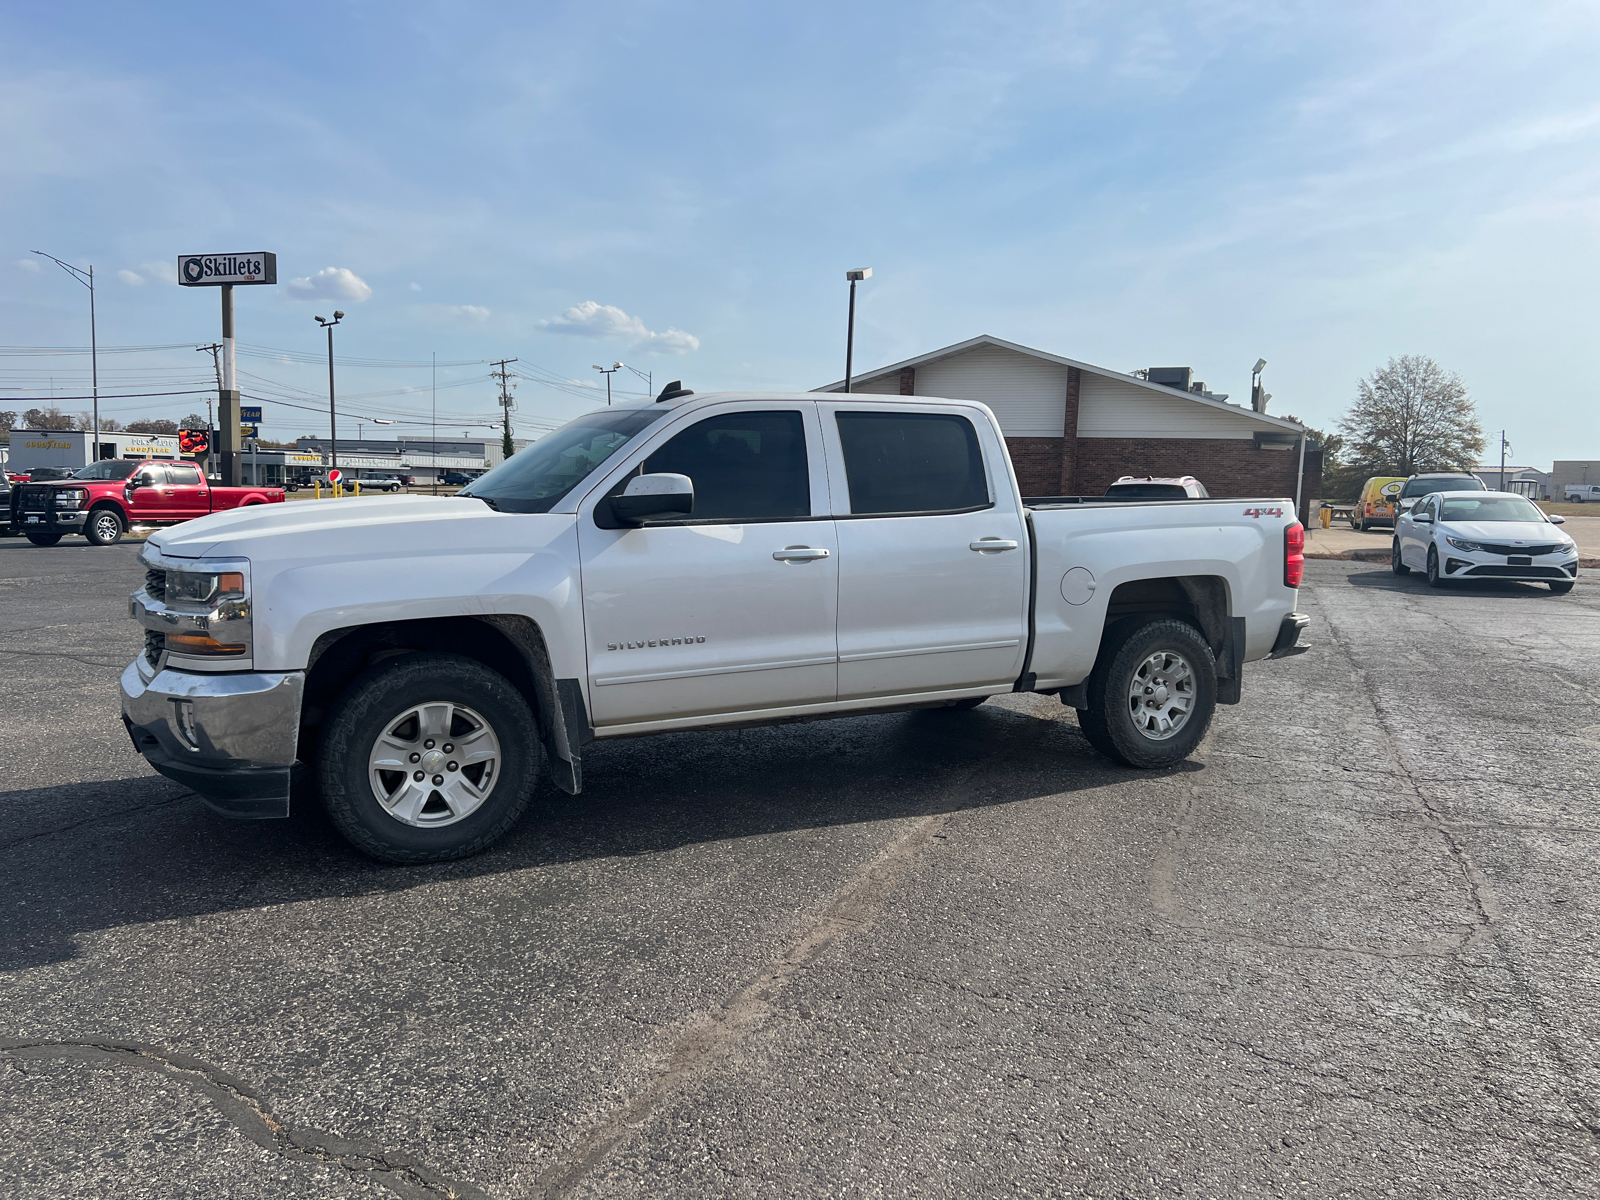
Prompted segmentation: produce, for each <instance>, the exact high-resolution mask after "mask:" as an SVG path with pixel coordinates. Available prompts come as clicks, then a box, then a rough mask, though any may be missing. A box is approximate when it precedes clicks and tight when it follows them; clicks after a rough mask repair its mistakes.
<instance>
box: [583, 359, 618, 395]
mask: <svg viewBox="0 0 1600 1200" xmlns="http://www.w3.org/2000/svg"><path fill="white" fill-rule="evenodd" d="M590 365H591V366H593V367H594V369H595V370H596V371H599V372H600V374H602V375H604V376H605V377H606V403H607V404H608V405H609V404H610V403H611V377H612V376H613V375H615V374H616V373H617V372H618V371H620V370H622V364H621V363H612V364H611V366H610V367H602V366H601V365H600V364H599V363H591V364H590Z"/></svg>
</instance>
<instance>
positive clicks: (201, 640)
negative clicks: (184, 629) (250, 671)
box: [167, 633, 249, 657]
mask: <svg viewBox="0 0 1600 1200" xmlns="http://www.w3.org/2000/svg"><path fill="white" fill-rule="evenodd" d="M167 649H168V650H169V651H175V652H177V653H178V654H204V655H208V656H211V657H226V656H227V655H230V654H243V653H244V652H245V651H246V650H248V649H249V647H248V646H245V645H244V644H243V643H239V642H219V641H217V639H216V638H214V637H207V636H206V635H205V634H203V633H169V634H167Z"/></svg>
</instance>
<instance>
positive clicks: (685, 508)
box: [611, 472, 694, 525]
mask: <svg viewBox="0 0 1600 1200" xmlns="http://www.w3.org/2000/svg"><path fill="white" fill-rule="evenodd" d="M611 510H612V512H614V513H616V515H617V519H618V520H621V521H625V522H627V523H629V524H632V525H637V524H639V523H640V522H642V521H647V520H649V519H650V518H652V517H682V516H688V515H689V514H690V513H692V512H693V511H694V481H693V480H691V479H690V478H689V477H688V476H687V475H674V474H671V473H668V472H663V473H662V474H660V475H635V476H634V477H633V478H632V479H630V480H628V486H627V487H625V488H624V489H623V490H622V495H620V496H613V497H612V498H611Z"/></svg>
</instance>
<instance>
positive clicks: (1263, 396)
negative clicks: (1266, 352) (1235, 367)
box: [1250, 358, 1272, 413]
mask: <svg viewBox="0 0 1600 1200" xmlns="http://www.w3.org/2000/svg"><path fill="white" fill-rule="evenodd" d="M1266 369H1267V360H1266V359H1264V358H1258V359H1256V365H1255V366H1253V367H1251V368H1250V407H1251V408H1252V409H1254V410H1255V411H1256V412H1258V413H1264V412H1266V411H1267V401H1268V400H1271V399H1272V397H1271V396H1269V395H1268V394H1267V393H1266V392H1263V391H1262V390H1261V372H1263V371H1265V370H1266Z"/></svg>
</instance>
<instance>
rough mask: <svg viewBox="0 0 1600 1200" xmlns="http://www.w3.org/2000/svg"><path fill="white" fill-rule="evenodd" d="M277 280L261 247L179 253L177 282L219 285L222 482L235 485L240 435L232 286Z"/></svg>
mask: <svg viewBox="0 0 1600 1200" xmlns="http://www.w3.org/2000/svg"><path fill="white" fill-rule="evenodd" d="M277 282H278V256H277V255H276V254H272V253H269V252H267V251H265V250H254V251H249V252H246V253H242V254H180V255H179V256H178V283H179V284H180V285H181V286H183V287H219V288H221V289H222V378H221V380H220V381H219V384H220V386H219V387H218V388H217V426H218V429H217V437H216V449H217V451H219V454H218V455H217V457H218V458H220V460H221V466H222V483H223V486H225V487H238V486H239V482H240V479H239V477H240V474H241V470H240V466H241V464H240V457H241V450H242V448H243V446H242V436H241V433H240V430H239V377H238V375H237V373H236V368H235V363H234V336H233V289H234V288H235V287H236V286H239V285H241V284H275V283H277Z"/></svg>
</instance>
